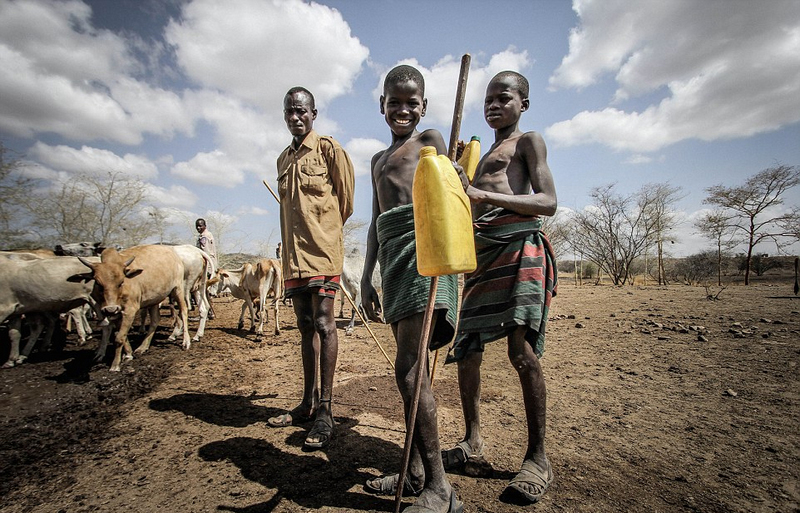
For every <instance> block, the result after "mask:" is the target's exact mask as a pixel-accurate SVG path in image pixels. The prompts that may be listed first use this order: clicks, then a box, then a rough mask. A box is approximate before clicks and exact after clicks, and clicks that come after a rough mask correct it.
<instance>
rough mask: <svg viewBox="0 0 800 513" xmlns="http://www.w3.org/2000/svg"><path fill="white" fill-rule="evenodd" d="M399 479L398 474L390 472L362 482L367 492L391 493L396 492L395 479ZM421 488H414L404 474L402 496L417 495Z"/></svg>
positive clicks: (394, 493) (392, 494)
mask: <svg viewBox="0 0 800 513" xmlns="http://www.w3.org/2000/svg"><path fill="white" fill-rule="evenodd" d="M398 479H400V475H399V474H392V475H389V476H381V477H376V478H375V479H370V480H369V481H367V482H366V483H364V489H365V490H366V491H368V492H369V493H374V494H376V495H391V496H394V495H396V494H397V480H398ZM421 493H422V490H421V489H420V490H415V489H414V487H413V486H412V485H411V480H410V479H409V478H408V475H406V477H405V479H404V480H403V497H419V494H421Z"/></svg>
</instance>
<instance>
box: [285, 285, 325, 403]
mask: <svg viewBox="0 0 800 513" xmlns="http://www.w3.org/2000/svg"><path fill="white" fill-rule="evenodd" d="M292 305H293V306H294V313H295V315H296V316H297V328H298V330H299V331H300V337H301V340H300V349H301V354H302V357H303V399H302V401H301V402H300V404H299V405H298V406H297V407H296V408H294V410H292V411H297V412H299V413H300V414H301V415H303V416H310V415H312V414H313V413H314V412H315V411H316V409H317V404H318V402H319V389H318V388H317V360H318V359H319V351H320V343H319V337H317V334H316V332H315V331H314V320H313V306H312V304H311V294H310V293H301V294H297V295H295V296H294V297H292Z"/></svg>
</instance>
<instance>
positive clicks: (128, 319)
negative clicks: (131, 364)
mask: <svg viewBox="0 0 800 513" xmlns="http://www.w3.org/2000/svg"><path fill="white" fill-rule="evenodd" d="M135 316H136V313H135V312H134V313H123V314H122V320H121V321H120V323H119V330H118V331H117V336H116V337H115V342H116V344H115V346H116V347H115V348H114V360H113V361H112V362H111V368H110V369H109V370H110V371H113V372H119V371H120V363H121V362H122V350H123V349H124V350H125V359H126V360H132V359H133V350H132V349H131V343H130V342H129V341H128V332H129V331H130V329H131V326H132V325H133V319H134V317H135Z"/></svg>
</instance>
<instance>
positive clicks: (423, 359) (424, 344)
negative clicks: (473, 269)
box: [394, 53, 472, 513]
mask: <svg viewBox="0 0 800 513" xmlns="http://www.w3.org/2000/svg"><path fill="white" fill-rule="evenodd" d="M471 60H472V57H470V55H469V54H468V53H467V54H464V56H463V57H461V71H460V72H459V75H458V89H457V90H456V105H455V109H454V110H453V125H452V127H451V128H450V146H449V148H448V158H449V159H450V160H455V159H456V151H457V150H458V133H459V131H460V130H461V114H462V113H463V111H464V96H465V95H466V93H467V77H468V75H469V63H470V61H471ZM438 288H439V277H438V276H434V277H432V278H431V288H430V292H429V293H428V306H427V308H425V317H424V320H423V322H422V333H421V334H420V337H419V348H418V350H417V378H416V380H415V381H414V398H413V400H412V401H411V409H410V410H409V412H408V419H407V420H406V443H405V447H404V448H403V461H402V463H401V464H400V475H399V476H398V478H397V493H396V495H395V498H394V513H400V503H401V501H402V499H403V484H404V483H405V479H406V471H407V470H408V461H409V460H410V459H411V440H412V439H413V438H414V424H415V423H416V421H417V409H418V408H419V394H420V391H421V390H422V379H423V375H424V373H425V369H426V367H427V365H425V364H426V363H427V362H428V358H427V352H428V339H430V335H431V324H432V319H433V309H434V306H435V304H436V290H437V289H438ZM432 377H433V375H432V374H431V379H432Z"/></svg>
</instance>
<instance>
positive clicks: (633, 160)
mask: <svg viewBox="0 0 800 513" xmlns="http://www.w3.org/2000/svg"><path fill="white" fill-rule="evenodd" d="M652 161H653V158H652V157H648V156H647V155H642V154H641V153H637V154H635V155H631V156H630V157H628V158H626V159H625V160H623V161H622V163H623V164H634V165H635V164H649V163H650V162H652Z"/></svg>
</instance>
